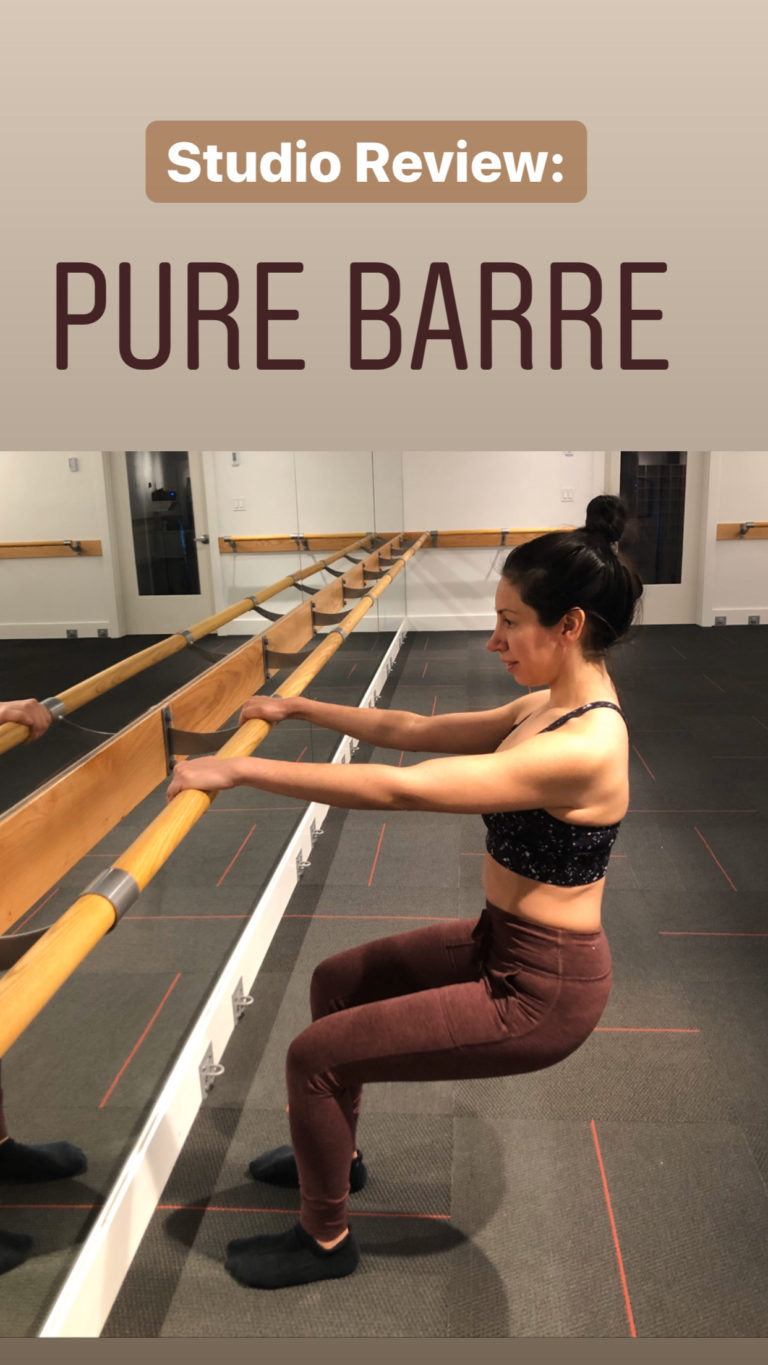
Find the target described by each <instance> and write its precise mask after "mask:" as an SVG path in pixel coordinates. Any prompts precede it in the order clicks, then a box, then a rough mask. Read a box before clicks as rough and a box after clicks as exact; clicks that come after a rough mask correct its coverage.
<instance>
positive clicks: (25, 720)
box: [0, 697, 51, 739]
mask: <svg viewBox="0 0 768 1365" xmlns="http://www.w3.org/2000/svg"><path fill="white" fill-rule="evenodd" d="M8 722H13V724H15V725H28V726H29V738H30V739H39V738H40V736H41V735H42V734H44V733H45V731H46V730H47V729H48V726H49V725H50V723H51V713H50V711H49V710H48V707H47V706H43V704H42V702H40V701H36V700H35V698H34V697H27V698H26V699H25V700H23V701H0V725H5V724H6V723H8Z"/></svg>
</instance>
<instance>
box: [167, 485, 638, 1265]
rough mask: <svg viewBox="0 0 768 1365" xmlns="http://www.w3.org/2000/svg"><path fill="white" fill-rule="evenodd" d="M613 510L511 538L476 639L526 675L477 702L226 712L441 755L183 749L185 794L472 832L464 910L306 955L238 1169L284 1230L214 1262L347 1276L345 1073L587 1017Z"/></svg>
mask: <svg viewBox="0 0 768 1365" xmlns="http://www.w3.org/2000/svg"><path fill="white" fill-rule="evenodd" d="M625 520H626V513H625V509H624V507H623V504H622V503H621V502H620V501H619V500H618V499H617V498H613V497H609V496H601V497H598V498H594V499H593V500H592V502H591V503H590V504H589V507H588V508H587V518H586V525H585V527H583V528H581V529H580V530H577V531H566V532H554V533H551V534H548V535H544V536H541V537H539V538H538V539H536V540H533V541H530V542H529V543H527V544H525V545H521V546H519V547H517V548H515V549H514V550H512V551H511V553H510V554H509V556H508V557H507V559H506V561H505V564H504V569H503V572H502V577H501V582H500V583H499V587H498V591H497V593H496V604H495V605H496V628H495V630H494V632H493V636H492V637H491V640H490V641H489V644H488V648H489V649H490V650H491V651H492V652H493V653H495V654H498V655H499V657H500V659H501V661H502V663H503V664H504V665H505V667H506V669H507V671H508V672H509V673H510V674H511V675H512V676H513V677H514V679H515V681H516V682H517V683H518V684H522V685H524V686H527V687H528V688H529V689H533V688H536V689H544V690H541V691H538V690H537V691H535V692H533V693H532V694H531V693H530V692H528V693H526V694H525V695H524V696H522V697H519V698H517V700H515V701H513V702H511V703H509V705H507V706H502V707H499V708H497V709H495V710H492V711H478V712H468V713H465V714H457V715H448V716H435V717H432V718H427V717H424V716H418V715H411V714H409V713H407V712H398V711H371V710H366V709H362V710H358V709H355V708H352V707H344V706H332V705H326V704H325V703H321V702H315V701H309V700H307V699H305V698H303V697H298V698H295V699H293V700H289V701H288V700H282V699H279V698H267V697H254V698H252V699H251V700H250V701H249V702H247V703H246V705H245V707H244V708H243V712H242V720H252V719H254V718H257V717H258V718H260V719H263V720H267V721H269V722H271V723H276V722H278V721H280V720H283V719H284V718H285V717H287V716H293V717H300V718H301V719H302V720H308V721H311V722H312V723H314V724H318V725H322V726H325V727H327V728H329V729H332V730H338V731H341V732H342V733H344V734H347V735H351V736H353V737H355V738H357V739H361V740H365V741H367V742H368V743H370V744H374V745H378V746H384V747H388V748H393V749H409V750H415V751H422V752H423V751H431V752H439V753H445V754H450V755H454V757H449V758H438V759H431V760H428V761H427V762H424V763H417V764H414V765H413V766H411V767H405V768H402V767H395V766H385V765H378V764H368V765H365V766H363V765H360V766H352V767H347V766H345V765H342V764H317V765H314V766H307V765H306V764H295V763H277V762H270V761H269V760H265V759H259V758H244V759H227V760H220V759H199V760H193V761H191V762H187V763H181V764H179V765H178V767H177V768H176V770H175V772H174V776H173V781H172V782H171V786H170V788H169V793H168V795H169V798H171V797H173V796H175V795H176V794H177V793H178V792H180V791H182V790H184V789H186V788H197V789H200V790H205V791H218V790H220V789H222V788H225V787H231V786H236V785H238V784H247V785H249V786H254V787H258V788H260V789H261V790H262V791H267V792H274V793H276V794H279V795H284V796H294V797H301V798H304V799H308V800H317V801H320V802H323V803H326V804H328V805H331V806H344V807H348V808H350V809H356V810H371V809H373V810H381V809H383V810H390V809H392V810H424V811H450V812H469V813H475V812H477V813H478V814H482V815H483V818H484V820H485V823H486V825H487V826H488V835H487V849H488V852H487V856H486V858H485V867H484V874H483V889H484V892H485V896H486V906H485V909H484V911H483V913H482V915H481V916H480V919H479V921H477V922H476V923H475V922H473V921H458V922H454V923H444V924H438V925H435V926H433V927H430V928H427V929H419V930H416V931H415V932H413V933H407V934H398V935H396V936H394V937H391V938H386V939H380V940H378V941H377V942H373V943H366V944H364V945H363V946H362V947H360V948H353V949H351V950H349V951H348V952H344V953H340V954H338V955H337V956H335V957H332V958H329V959H328V960H327V961H325V962H321V963H320V965H319V966H318V968H317V969H316V971H315V973H314V977H313V980H312V988H311V1008H312V1019H313V1021H314V1022H313V1023H312V1024H311V1025H310V1027H309V1028H307V1029H305V1031H304V1032H303V1033H302V1034H300V1035H299V1037H298V1038H296V1039H295V1040H294V1041H293V1043H292V1044H291V1046H290V1049H289V1051H288V1059H287V1085H288V1099H289V1115H290V1127H291V1136H292V1139H293V1149H294V1152H295V1157H294V1152H292V1151H291V1149H290V1148H278V1149H276V1151H273V1152H267V1153H266V1154H265V1155H264V1156H263V1157H260V1158H258V1159H257V1160H256V1161H254V1162H252V1164H251V1172H252V1174H253V1175H254V1176H255V1177H256V1178H257V1179H260V1180H267V1181H270V1182H271V1183H275V1184H294V1185H296V1184H300V1187H301V1215H300V1222H299V1224H298V1225H297V1226H296V1227H295V1228H293V1229H292V1230H291V1231H290V1232H289V1233H287V1234H284V1235H283V1236H277V1237H252V1238H248V1239H245V1240H242V1241H237V1242H232V1243H230V1245H229V1247H228V1249H227V1268H228V1269H229V1270H230V1271H231V1273H232V1274H233V1275H234V1276H235V1277H236V1278H237V1279H239V1280H241V1281H243V1282H244V1283H246V1284H251V1285H256V1286H259V1287H262V1288H278V1287H280V1286H283V1285H288V1284H298V1283H307V1282H309V1281H312V1280H316V1279H324V1278H336V1277H339V1276H342V1275H348V1274H350V1273H351V1272H352V1271H353V1270H354V1269H355V1267H356V1265H357V1263H358V1259H359V1256H358V1251H357V1247H356V1244H355V1242H354V1238H353V1236H352V1234H351V1232H350V1231H349V1229H348V1226H347V1217H346V1205H347V1197H348V1195H349V1193H350V1192H351V1191H354V1190H356V1189H360V1188H361V1187H362V1185H363V1184H364V1183H365V1178H366V1171H365V1167H364V1166H363V1163H362V1159H361V1155H360V1153H359V1151H358V1150H357V1147H356V1126H357V1119H358V1115H359V1112H360V1099H361V1092H362V1086H363V1084H364V1083H365V1082H367V1081H408V1080H412V1081H425V1080H438V1079H441V1080H457V1079H464V1078H469V1077H480V1076H510V1075H516V1074H520V1073H522V1072H527V1071H535V1070H538V1069H539V1068H541V1067H545V1066H551V1065H552V1064H553V1063H555V1062H557V1061H560V1060H561V1059H562V1058H563V1057H567V1056H568V1055H569V1053H571V1052H573V1051H574V1050H575V1049H576V1048H577V1047H579V1046H580V1044H581V1043H583V1042H584V1040H585V1039H586V1038H587V1037H588V1036H589V1034H590V1033H591V1031H592V1029H593V1028H594V1027H595V1025H596V1024H597V1022H598V1020H599V1018H600V1016H601V1014H602V1012H603V1009H604V1006H605V1003H606V1000H607V998H608V993H609V990H610V984H611V962H610V954H609V950H608V945H607V943H606V940H605V937H604V935H603V933H602V930H601V927H600V906H601V901H602V893H603V885H604V878H605V872H606V868H607V865H608V858H609V854H610V850H611V847H612V845H613V843H614V840H615V838H616V834H617V832H618V828H619V822H620V821H621V818H622V816H623V815H624V814H625V812H626V810H627V805H628V801H629V788H628V747H629V746H628V738H627V728H626V723H625V720H624V717H623V715H622V712H621V710H620V709H619V706H618V702H617V698H616V692H615V690H614V687H613V684H612V682H611V679H610V677H609V674H608V671H607V669H606V666H605V662H604V656H605V652H606V650H607V649H608V648H609V646H611V645H613V644H614V643H615V642H616V641H617V640H618V639H620V638H621V636H622V635H623V634H624V633H625V632H626V630H627V629H628V627H629V625H630V623H631V621H632V618H633V614H634V608H635V603H636V601H637V598H638V597H639V595H640V593H641V591H642V587H641V584H640V582H639V579H638V578H637V576H636V575H635V574H634V573H633V571H632V570H631V569H630V568H629V567H628V566H627V565H626V564H625V563H624V562H623V561H622V560H621V559H620V558H619V556H618V554H617V552H616V551H617V543H618V540H619V538H620V536H621V533H622V530H623V528H624V523H625Z"/></svg>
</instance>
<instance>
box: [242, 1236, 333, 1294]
mask: <svg viewBox="0 0 768 1365" xmlns="http://www.w3.org/2000/svg"><path fill="white" fill-rule="evenodd" d="M359 1261H360V1252H359V1251H358V1248H357V1243H356V1241H355V1239H354V1237H353V1236H352V1233H351V1232H348V1233H347V1235H346V1237H345V1238H344V1240H343V1241H342V1242H339V1244H338V1246H335V1247H333V1248H332V1249H331V1250H330V1251H326V1250H325V1249H324V1248H323V1247H321V1246H320V1244H319V1243H318V1242H316V1241H315V1239H314V1237H311V1236H310V1234H309V1233H308V1232H305V1230H304V1228H303V1227H302V1226H301V1223H297V1224H296V1226H295V1227H292V1228H291V1230H290V1232H282V1233H278V1234H277V1235H276V1236H271V1237H270V1236H266V1237H248V1238H245V1239H240V1240H238V1241H236V1242H230V1243H229V1246H228V1247H227V1258H226V1262H225V1265H226V1268H227V1270H228V1271H229V1273H230V1275H233V1276H234V1278H235V1279H236V1280H239V1281H240V1283H241V1284H247V1285H250V1286H251V1287H252V1288H254V1289H285V1288H287V1286H288V1285H292V1284H312V1282H313V1281H314V1280H338V1279H341V1278H342V1276H344V1275H351V1274H352V1271H353V1270H356V1269H357V1266H358V1263H359Z"/></svg>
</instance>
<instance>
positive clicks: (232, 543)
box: [223, 536, 239, 555]
mask: <svg viewBox="0 0 768 1365" xmlns="http://www.w3.org/2000/svg"><path fill="white" fill-rule="evenodd" d="M223 540H224V544H225V545H228V546H229V548H230V550H231V551H232V553H233V555H236V554H238V553H239V551H238V548H237V540H236V539H235V537H234V536H224V537H223Z"/></svg>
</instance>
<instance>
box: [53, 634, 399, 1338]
mask: <svg viewBox="0 0 768 1365" xmlns="http://www.w3.org/2000/svg"><path fill="white" fill-rule="evenodd" d="M407 629H408V623H407V622H403V621H401V623H400V629H399V630H398V632H397V635H396V636H395V639H394V640H393V641H392V643H391V645H390V647H389V649H388V650H387V653H386V654H385V656H384V658H383V659H382V661H381V663H380V665H379V667H378V669H377V671H376V674H375V676H374V678H373V680H372V682H371V684H370V686H369V687H368V689H367V691H366V693H365V696H364V697H363V699H362V701H361V703H360V705H361V706H375V705H376V702H377V701H378V698H379V696H380V694H381V690H382V688H383V686H384V683H385V682H386V680H387V677H388V675H389V673H390V671H391V669H392V666H393V664H394V661H395V658H396V656H397V654H398V652H399V650H400V646H401V645H402V643H403V640H404V639H405V636H406V633H407ZM356 747H357V743H356V741H355V740H351V739H349V738H348V737H346V736H345V737H344V739H343V740H342V742H341V744H340V745H339V747H338V749H337V750H336V752H335V754H334V756H333V760H332V761H333V762H334V763H346V762H348V761H349V759H350V758H351V756H352V754H353V753H354V750H355V748H356ZM327 813H328V806H319V805H316V804H313V805H310V806H309V807H308V809H307V811H306V812H305V814H304V816H303V817H302V819H301V822H300V823H299V825H298V826H297V829H296V831H295V833H294V835H293V838H292V839H291V842H290V844H289V845H288V847H287V849H286V850H285V852H284V853H283V855H282V857H281V859H280V862H279V863H278V865H277V867H276V869H275V871H274V873H273V874H272V876H271V878H270V880H269V882H268V884H267V886H266V889H265V891H264V893H263V894H262V896H261V898H260V900H259V901H258V904H257V905H256V906H255V907H254V909H253V911H252V913H251V918H250V920H249V922H248V924H247V926H246V928H245V929H244V931H243V933H242V935H241V937H240V938H239V940H238V942H237V944H236V945H235V948H234V949H233V952H232V954H231V956H230V958H229V960H228V961H227V963H226V964H225V966H224V967H223V969H222V971H221V972H220V974H219V976H218V977H217V979H216V981H215V983H214V985H213V987H212V989H211V992H210V994H209V996H208V999H207V1001H206V1003H205V1005H204V1006H203V1009H202V1012H201V1014H200V1016H199V1018H198V1020H197V1022H196V1023H195V1025H194V1027H193V1029H192V1031H191V1033H190V1035H189V1037H188V1038H187V1041H186V1043H185V1044H184V1047H183V1049H182V1051H181V1054H180V1056H179V1057H178V1059H177V1061H176V1063H175V1064H174V1066H173V1069H172V1071H171V1073H170V1075H169V1076H168V1078H167V1080H166V1082H165V1084H164V1086H163V1088H162V1090H161V1092H160V1094H159V1095H158V1097H157V1099H156V1100H155V1103H154V1105H153V1107H152V1112H151V1113H150V1115H149V1118H148V1119H147V1121H146V1123H145V1124H144V1127H143V1128H142V1130H141V1132H140V1133H139V1135H138V1137H137V1139H136V1141H135V1143H134V1146H133V1148H132V1150H131V1152H130V1154H129V1156H128V1157H127V1159H126V1161H125V1163H124V1165H123V1167H122V1170H121V1171H120V1174H119V1175H118V1177H117V1179H116V1181H115V1183H114V1185H113V1186H112V1189H111V1190H110V1192H109V1194H108V1196H107V1199H106V1201H105V1203H104V1206H103V1208H102V1209H101V1210H100V1212H99V1215H98V1218H97V1219H96V1222H95V1223H94V1225H93V1227H92V1228H91V1231H90V1233H89V1234H88V1237H87V1238H86V1240H85V1242H84V1243H83V1246H82V1247H81V1249H80V1251H79V1253H78V1255H77V1258H76V1260H75V1262H74V1264H73V1266H72V1268H71V1270H70V1271H69V1274H68V1275H67V1278H66V1280H65V1281H64V1284H63V1285H62V1287H61V1289H60V1290H59V1292H58V1294H57V1297H56V1301H55V1303H54V1304H53V1307H52V1308H51V1310H50V1312H49V1314H48V1316H47V1318H46V1320H45V1322H44V1323H43V1325H42V1327H41V1329H40V1331H39V1333H38V1336H41V1337H97V1336H98V1335H99V1333H100V1332H101V1330H102V1328H103V1326H104V1323H105V1321H106V1319H107V1317H108V1315H109V1312H110V1310H111V1308H112V1304H113V1303H114V1301H115V1298H116V1297H117V1294H118V1292H119V1290H120V1286H121V1285H122V1283H123V1280H124V1279H125V1276H126V1274H127V1272H128V1269H129V1267H130V1264H131V1261H132V1260H133V1257H134V1256H135V1254H136V1251H137V1250H138V1247H139V1243H140V1241H141V1239H142V1237H143V1235H144V1232H145V1231H146V1228H147V1226H148V1224H149V1222H150V1219H151V1218H152V1215H153V1213H154V1211H155V1208H156V1206H157V1203H158V1200H159V1198H160V1195H161V1194H162V1191H163V1188H164V1186H165V1184H166V1182H167V1181H168V1178H169V1176H170V1174H171V1171H172V1170H173V1166H174V1163H175V1162H176V1159H177V1157H178V1156H179V1153H180V1152H181V1150H182V1147H183V1146H184V1143H185V1141H186V1139H187V1136H188V1134H189V1131H190V1129H191V1127H192V1124H193V1123H194V1121H195V1118H196V1116H197V1112H198V1109H199V1108H200V1105H201V1103H202V1099H203V1096H202V1088H201V1081H200V1065H201V1062H202V1061H203V1058H204V1057H205V1055H206V1053H207V1051H208V1049H209V1048H210V1049H211V1051H212V1058H213V1061H214V1063H216V1062H217V1061H218V1059H219V1058H220V1057H221V1055H222V1053H223V1051H224V1049H225V1047H226V1045H227V1042H228V1041H229V1038H230V1036H231V1034H232V1033H233V1031H234V1028H235V1024H236V1019H235V1011H234V1004H233V996H234V995H235V993H236V989H237V987H238V985H240V984H242V985H243V986H244V988H245V991H246V993H248V992H249V990H250V989H251V983H252V982H254V981H255V978H256V975H257V973H258V971H259V968H260V967H261V964H262V962H263V960H264V957H265V955H266V952H267V949H268V948H269V945H270V943H271V941H272V937H273V935H274V932H275V930H276V928H277V926H278V924H279V923H280V919H281V916H282V914H283V911H284V910H285V907H286V905H287V904H288V901H289V900H290V898H291V895H292V893H293V890H294V888H295V886H296V883H297V882H298V880H299V877H300V875H301V872H300V870H299V866H298V862H297V860H300V861H301V862H307V861H308V860H309V858H310V856H311V851H312V844H313V842H314V838H313V835H314V837H316V834H317V832H318V831H319V830H320V828H321V826H322V823H323V821H324V819H325V817H326V815H327ZM117 932H119V927H118V931H117Z"/></svg>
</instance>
